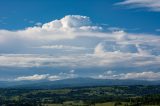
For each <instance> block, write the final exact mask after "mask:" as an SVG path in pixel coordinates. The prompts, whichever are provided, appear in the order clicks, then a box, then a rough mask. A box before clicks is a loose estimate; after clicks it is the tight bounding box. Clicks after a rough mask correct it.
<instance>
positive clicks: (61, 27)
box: [0, 0, 160, 81]
mask: <svg viewBox="0 0 160 106" xmlns="http://www.w3.org/2000/svg"><path fill="white" fill-rule="evenodd" d="M159 19H160V2H159V1H158V0H1V1H0V80H1V81H21V80H50V81H54V80H61V79H67V78H76V77H90V78H96V79H138V80H160V44H159V43H160V22H159Z"/></svg>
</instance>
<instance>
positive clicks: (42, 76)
mask: <svg viewBox="0 0 160 106" xmlns="http://www.w3.org/2000/svg"><path fill="white" fill-rule="evenodd" d="M74 72H75V71H73V70H71V71H69V72H68V73H64V72H60V73H59V74H57V75H50V74H34V75H31V76H19V77H17V78H15V81H23V80H25V81H27V80H28V81H36V80H50V81H55V80H62V79H68V78H75V77H78V75H77V74H75V73H74Z"/></svg>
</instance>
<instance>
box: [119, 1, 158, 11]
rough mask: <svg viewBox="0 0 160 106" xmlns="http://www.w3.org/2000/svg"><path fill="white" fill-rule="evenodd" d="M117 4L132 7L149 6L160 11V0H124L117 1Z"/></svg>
mask: <svg viewBox="0 0 160 106" xmlns="http://www.w3.org/2000/svg"><path fill="white" fill-rule="evenodd" d="M116 4H117V5H127V6H129V7H132V8H148V9H149V10H151V11H157V12H159V11H160V1H159V0H123V1H122V2H119V3H116Z"/></svg>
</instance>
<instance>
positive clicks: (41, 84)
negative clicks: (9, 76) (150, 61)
mask: <svg viewBox="0 0 160 106" xmlns="http://www.w3.org/2000/svg"><path fill="white" fill-rule="evenodd" d="M111 85H160V81H146V80H118V79H117V80H114V79H92V78H72V79H63V80H57V81H46V80H41V81H13V82H4V81H3V82H0V87H1V88H22V89H23V88H26V89H55V88H66V87H87V86H111Z"/></svg>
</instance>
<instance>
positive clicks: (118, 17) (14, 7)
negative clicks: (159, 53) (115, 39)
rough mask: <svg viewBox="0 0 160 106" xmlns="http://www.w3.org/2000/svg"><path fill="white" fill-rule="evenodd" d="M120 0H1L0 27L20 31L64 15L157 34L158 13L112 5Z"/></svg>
mask: <svg viewBox="0 0 160 106" xmlns="http://www.w3.org/2000/svg"><path fill="white" fill-rule="evenodd" d="M120 1H123V0H107V1H106V0H100V1H98V0H94V1H93V0H87V1H86V0H69V1H66V0H45V1H44V0H1V2H0V5H1V6H0V13H1V14H0V20H1V24H0V28H1V29H12V30H16V29H24V28H26V27H29V26H33V25H34V24H35V23H37V22H41V23H46V22H49V21H52V20H55V19H59V18H61V17H64V16H65V15H68V14H73V15H85V16H88V17H91V18H92V20H93V21H94V22H96V23H98V24H108V25H109V26H114V27H121V28H126V29H127V30H129V31H131V32H134V31H137V32H141V31H145V32H148V33H158V34H159V32H157V31H155V29H158V28H159V26H160V22H159V19H160V14H159V13H158V12H153V11H149V10H147V9H146V8H138V9H137V8H136V9H127V7H126V6H121V5H115V3H117V2H120Z"/></svg>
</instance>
